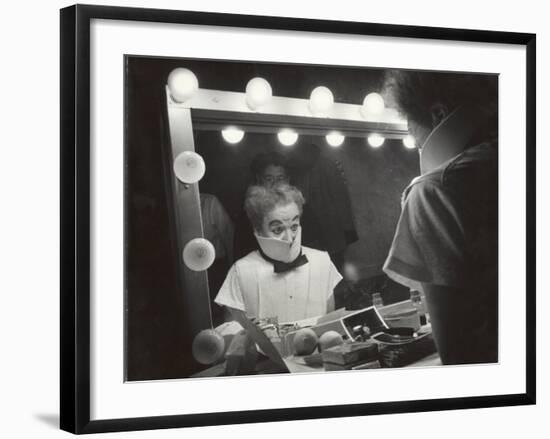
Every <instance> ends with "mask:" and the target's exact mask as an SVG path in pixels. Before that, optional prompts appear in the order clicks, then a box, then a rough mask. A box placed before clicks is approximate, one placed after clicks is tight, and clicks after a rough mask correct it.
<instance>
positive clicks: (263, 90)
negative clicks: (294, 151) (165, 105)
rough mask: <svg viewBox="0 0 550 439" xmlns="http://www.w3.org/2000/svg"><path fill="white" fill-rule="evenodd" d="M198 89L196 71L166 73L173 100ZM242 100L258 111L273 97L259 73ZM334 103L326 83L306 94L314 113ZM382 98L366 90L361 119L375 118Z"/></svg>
mask: <svg viewBox="0 0 550 439" xmlns="http://www.w3.org/2000/svg"><path fill="white" fill-rule="evenodd" d="M198 89H199V81H198V79H197V77H196V76H195V74H194V73H193V72H192V71H191V70H189V69H186V68H183V67H178V68H176V69H174V70H172V72H170V75H168V90H169V91H170V96H171V97H172V99H173V100H174V101H175V102H178V103H183V102H186V101H187V100H189V99H190V98H192V97H193V95H194V94H195V93H196V91H197V90H198ZM245 95H246V97H245V101H246V105H247V106H248V108H249V109H250V110H252V111H260V110H261V108H262V107H265V105H267V104H268V103H269V102H270V101H271V99H272V97H273V90H272V88H271V85H270V84H269V82H268V81H267V80H266V79H264V78H260V77H256V78H252V79H251V80H250V81H248V83H247V84H246V89H245ZM333 105H334V95H333V94H332V92H331V91H330V89H329V88H328V87H325V86H319V87H316V88H314V89H313V91H312V92H311V94H310V97H309V104H308V108H309V111H310V112H311V114H312V115H313V116H317V117H326V116H328V114H329V113H330V111H331V109H332V107H333ZM384 109H385V104H384V99H383V98H382V96H381V95H380V94H378V93H369V94H367V95H366V96H365V98H364V99H363V105H362V106H361V107H360V108H359V111H360V113H361V116H362V117H363V118H364V119H371V118H373V117H374V118H376V117H377V116H379V115H380V114H382V113H383V112H384Z"/></svg>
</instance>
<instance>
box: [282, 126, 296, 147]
mask: <svg viewBox="0 0 550 439" xmlns="http://www.w3.org/2000/svg"><path fill="white" fill-rule="evenodd" d="M277 138H278V139H279V142H281V144H282V145H284V146H292V145H294V144H295V143H296V141H297V140H298V133H297V132H296V131H293V130H290V129H288V128H285V129H283V130H281V131H279V132H278V133H277Z"/></svg>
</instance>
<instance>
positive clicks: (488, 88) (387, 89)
mask: <svg viewBox="0 0 550 439" xmlns="http://www.w3.org/2000/svg"><path fill="white" fill-rule="evenodd" d="M384 94H387V95H389V96H390V99H391V100H393V104H394V105H395V106H396V107H397V110H398V111H399V112H400V113H401V114H402V115H403V116H405V117H407V118H408V119H411V120H414V121H415V122H417V123H419V124H421V125H423V126H426V127H430V126H431V125H432V115H431V110H432V108H433V107H434V106H435V105H436V104H443V105H445V106H446V107H447V108H448V109H449V111H451V110H453V109H454V108H457V107H458V106H461V105H481V106H484V107H486V108H489V109H491V110H492V111H493V112H495V113H496V109H497V105H498V76H497V75H494V74H478V73H448V72H446V73H445V72H426V71H413V70H387V71H386V72H385V75H384Z"/></svg>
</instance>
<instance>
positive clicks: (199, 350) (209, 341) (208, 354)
mask: <svg viewBox="0 0 550 439" xmlns="http://www.w3.org/2000/svg"><path fill="white" fill-rule="evenodd" d="M191 351H192V352H193V357H194V358H195V360H197V362H199V363H201V364H212V363H215V362H216V361H218V360H220V359H221V358H222V356H223V353H224V351H225V340H224V338H223V336H222V335H221V334H220V333H219V332H217V331H215V330H214V329H204V330H202V331H201V332H199V333H198V334H197V335H196V336H195V338H194V339H193V345H192V347H191Z"/></svg>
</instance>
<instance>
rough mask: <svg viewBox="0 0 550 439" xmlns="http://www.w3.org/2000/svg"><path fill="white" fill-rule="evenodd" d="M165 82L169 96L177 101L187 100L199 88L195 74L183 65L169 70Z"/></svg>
mask: <svg viewBox="0 0 550 439" xmlns="http://www.w3.org/2000/svg"><path fill="white" fill-rule="evenodd" d="M167 84H168V90H169V91H170V96H171V97H172V99H173V100H174V101H175V102H178V103H182V102H185V101H187V100H188V99H190V98H191V97H192V96H193V95H194V94H195V92H196V91H197V90H198V89H199V81H198V79H197V77H196V76H195V74H194V73H193V72H192V71H191V70H189V69H185V68H183V67H178V68H177V69H174V70H172V71H171V72H170V75H168V81H167Z"/></svg>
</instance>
